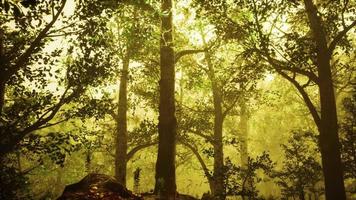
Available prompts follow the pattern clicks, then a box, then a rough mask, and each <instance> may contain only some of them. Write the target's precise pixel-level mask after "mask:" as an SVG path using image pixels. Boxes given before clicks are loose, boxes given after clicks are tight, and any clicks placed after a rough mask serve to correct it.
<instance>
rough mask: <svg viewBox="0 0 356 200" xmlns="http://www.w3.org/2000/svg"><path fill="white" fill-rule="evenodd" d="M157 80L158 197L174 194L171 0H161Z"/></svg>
mask: <svg viewBox="0 0 356 200" xmlns="http://www.w3.org/2000/svg"><path fill="white" fill-rule="evenodd" d="M161 13H162V15H161V21H162V24H161V41H160V42H161V43H160V69H161V72H160V73H161V80H160V82H159V86H160V87H159V88H160V89H159V94H160V97H159V100H160V101H159V123H158V137H159V138H158V155H157V163H156V185H155V193H157V194H158V195H159V198H161V199H167V200H169V199H175V196H176V187H177V186H176V174H175V154H176V129H177V120H176V117H175V98H174V87H175V67H174V64H175V59H174V50H173V34H172V33H173V24H172V0H162V4H161Z"/></svg>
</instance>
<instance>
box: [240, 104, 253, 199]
mask: <svg viewBox="0 0 356 200" xmlns="http://www.w3.org/2000/svg"><path fill="white" fill-rule="evenodd" d="M240 109H241V111H240V122H239V137H240V161H241V167H242V169H244V170H246V172H247V171H248V167H249V166H248V141H247V139H248V131H249V129H248V120H249V114H248V111H247V107H246V102H245V101H244V100H242V101H241V103H240ZM246 176H247V174H246ZM251 188H252V180H251V177H246V181H244V182H243V185H242V195H241V196H242V198H243V199H245V196H246V194H249V193H250V192H251ZM247 196H248V195H247Z"/></svg>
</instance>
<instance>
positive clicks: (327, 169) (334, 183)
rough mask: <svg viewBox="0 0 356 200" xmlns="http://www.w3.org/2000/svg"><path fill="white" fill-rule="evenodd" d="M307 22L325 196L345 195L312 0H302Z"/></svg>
mask: <svg viewBox="0 0 356 200" xmlns="http://www.w3.org/2000/svg"><path fill="white" fill-rule="evenodd" d="M304 5H305V8H306V11H307V15H308V19H309V26H310V29H311V30H312V33H313V36H314V41H315V43H316V46H317V57H316V63H317V68H318V74H319V84H318V85H319V94H320V124H319V125H318V129H319V133H320V137H319V144H320V151H321V158H322V166H323V174H324V180H325V181H324V182H325V196H326V199H327V200H335V199H338V200H344V199H346V194H345V186H344V180H343V172H342V163H341V157H340V143H339V135H338V124H337V114H336V102H335V93H334V87H333V80H332V75H331V65H330V60H331V55H330V54H329V50H328V44H327V39H326V34H325V31H324V30H325V29H324V27H323V26H322V22H321V19H320V18H319V16H318V14H317V8H316V6H315V5H314V3H313V1H312V0H304Z"/></svg>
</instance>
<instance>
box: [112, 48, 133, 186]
mask: <svg viewBox="0 0 356 200" xmlns="http://www.w3.org/2000/svg"><path fill="white" fill-rule="evenodd" d="M127 51H128V50H127ZM122 62H123V63H122V71H121V77H120V91H119V105H118V115H117V138H116V139H117V140H116V152H115V177H116V179H117V180H118V181H119V182H120V183H121V184H122V185H124V186H126V168H127V157H126V155H127V78H128V69H129V65H130V59H129V55H128V53H127V55H126V56H125V58H124V59H123V61H122Z"/></svg>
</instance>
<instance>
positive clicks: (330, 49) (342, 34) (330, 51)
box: [328, 21, 356, 57]
mask: <svg viewBox="0 0 356 200" xmlns="http://www.w3.org/2000/svg"><path fill="white" fill-rule="evenodd" d="M355 26H356V21H353V22H352V23H351V24H350V25H349V26H346V27H345V29H344V30H342V31H340V32H339V33H338V34H337V35H336V37H335V38H334V39H333V40H332V41H331V43H330V45H329V47H328V54H329V57H330V56H331V55H332V54H333V52H334V50H335V48H336V46H337V45H338V44H339V42H340V40H341V39H342V38H343V37H345V35H346V34H347V32H349V31H350V30H351V29H352V28H353V27H355Z"/></svg>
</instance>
